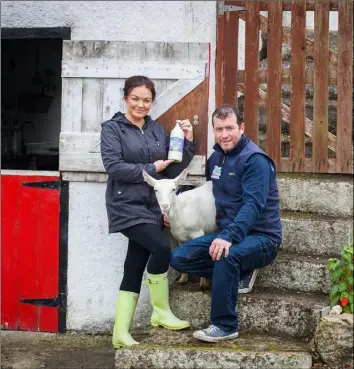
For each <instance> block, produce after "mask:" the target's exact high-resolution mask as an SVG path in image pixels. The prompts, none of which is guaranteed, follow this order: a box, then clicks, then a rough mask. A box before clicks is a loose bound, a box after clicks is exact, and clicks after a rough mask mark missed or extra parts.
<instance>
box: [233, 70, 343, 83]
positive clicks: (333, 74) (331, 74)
mask: <svg viewBox="0 0 354 369" xmlns="http://www.w3.org/2000/svg"><path fill="white" fill-rule="evenodd" d="M237 76H238V77H237V81H238V83H245V71H244V70H243V69H241V70H239V71H238V72H237ZM267 81H268V72H267V69H260V70H259V83H260V84H263V83H267ZM281 82H282V84H284V85H290V84H291V70H290V68H283V70H282V73H281ZM305 84H307V85H313V84H314V71H313V70H306V71H305ZM328 84H329V85H336V84H337V69H335V68H329V70H328Z"/></svg>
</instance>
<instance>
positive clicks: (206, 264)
mask: <svg viewBox="0 0 354 369" xmlns="http://www.w3.org/2000/svg"><path fill="white" fill-rule="evenodd" d="M217 236H218V233H212V234H208V235H204V236H201V237H198V238H196V239H194V240H191V241H188V242H187V243H185V244H183V245H181V246H180V247H178V248H176V249H175V250H174V251H173V253H172V256H171V263H170V264H171V266H172V267H173V268H174V269H176V270H177V271H179V272H182V273H187V274H190V275H194V276H198V277H205V278H208V279H211V280H212V293H211V323H212V324H213V325H216V326H218V327H219V328H222V329H223V330H225V331H226V332H230V333H232V332H235V331H237V329H238V321H237V312H236V306H237V296H238V285H239V280H240V276H242V274H244V273H245V272H247V271H249V270H253V269H259V268H262V267H264V266H266V265H268V264H270V263H271V262H272V261H273V260H274V259H275V257H276V255H277V244H275V243H274V242H273V241H271V240H270V239H269V238H267V237H265V236H261V235H252V236H246V238H245V239H244V240H243V241H242V242H240V243H239V244H234V245H232V246H231V247H230V249H229V255H228V257H225V256H224V255H223V256H222V257H221V258H220V260H218V261H217V260H216V261H213V260H212V258H211V256H210V255H209V247H210V245H211V243H212V242H213V240H214V239H215V238H217Z"/></svg>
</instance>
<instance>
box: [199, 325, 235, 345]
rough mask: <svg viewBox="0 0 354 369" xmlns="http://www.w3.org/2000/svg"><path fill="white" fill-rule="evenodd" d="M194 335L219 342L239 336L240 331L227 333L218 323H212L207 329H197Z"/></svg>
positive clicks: (201, 338) (200, 338)
mask: <svg viewBox="0 0 354 369" xmlns="http://www.w3.org/2000/svg"><path fill="white" fill-rule="evenodd" d="M193 337H194V338H196V339H198V340H201V341H206V342H218V341H223V340H231V339H233V338H236V337H238V332H237V331H236V332H234V333H227V332H225V331H223V330H222V329H221V328H219V327H217V326H216V325H210V326H209V327H208V328H206V329H202V330H200V331H196V332H194V333H193Z"/></svg>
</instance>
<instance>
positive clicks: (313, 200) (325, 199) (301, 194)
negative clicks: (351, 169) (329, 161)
mask: <svg viewBox="0 0 354 369" xmlns="http://www.w3.org/2000/svg"><path fill="white" fill-rule="evenodd" d="M277 183H278V188H279V196H280V207H281V208H282V210H284V211H287V210H289V211H301V212H306V213H318V214H322V215H332V216H336V217H341V216H343V217H351V216H352V214H353V176H351V175H339V174H335V175H330V174H309V173H301V174H300V173H294V174H289V173H287V174H285V173H284V174H283V173H278V176H277Z"/></svg>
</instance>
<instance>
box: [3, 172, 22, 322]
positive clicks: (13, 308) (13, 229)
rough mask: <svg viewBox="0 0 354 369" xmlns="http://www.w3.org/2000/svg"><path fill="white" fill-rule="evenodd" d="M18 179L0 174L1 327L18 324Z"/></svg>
mask: <svg viewBox="0 0 354 369" xmlns="http://www.w3.org/2000/svg"><path fill="white" fill-rule="evenodd" d="M14 198H15V199H16V198H19V178H18V177H16V176H7V177H5V176H2V177H1V327H2V328H4V329H17V326H18V305H19V296H18V285H17V273H18V257H19V255H18V238H19V227H18V226H19V224H18V205H19V203H18V202H17V203H14V202H13V199H14Z"/></svg>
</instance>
